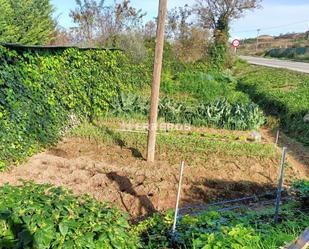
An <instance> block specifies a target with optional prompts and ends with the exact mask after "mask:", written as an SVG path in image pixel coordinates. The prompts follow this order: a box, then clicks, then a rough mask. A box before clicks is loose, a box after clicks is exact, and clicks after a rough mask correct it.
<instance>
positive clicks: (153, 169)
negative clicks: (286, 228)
mask: <svg viewBox="0 0 309 249" xmlns="http://www.w3.org/2000/svg"><path fill="white" fill-rule="evenodd" d="M179 163H180V162H178V161H177V158H175V165H170V164H168V163H167V162H164V161H158V162H156V163H154V164H149V163H147V162H145V161H144V160H143V159H141V158H136V157H134V156H133V155H132V149H125V148H120V147H119V146H116V145H115V146H109V147H107V146H104V145H102V144H97V143H95V142H92V141H90V140H86V139H80V138H65V139H64V140H63V141H62V142H60V143H59V144H58V145H57V146H56V147H54V148H52V149H50V150H48V151H46V152H42V153H40V154H37V155H35V156H33V157H32V158H30V159H29V160H28V161H27V162H26V163H25V164H23V165H21V166H18V167H14V168H12V169H11V170H10V171H8V172H4V173H0V185H2V184H4V183H10V184H14V185H18V184H20V181H19V180H20V179H24V180H31V181H34V182H36V183H50V184H54V185H56V186H65V187H67V188H69V189H72V190H73V192H74V193H75V194H77V195H81V194H89V195H91V196H93V197H94V198H95V199H97V200H100V201H108V202H111V203H114V204H116V205H117V206H118V207H120V208H122V209H123V210H125V211H127V212H128V213H129V214H130V215H131V217H132V218H136V217H138V216H142V215H148V214H151V213H153V212H156V211H164V210H166V209H168V208H173V207H174V206H175V198H176V189H177V182H178V174H179ZM278 164H279V159H278V161H276V160H270V159H261V158H247V157H237V158H236V157H234V158H233V157H231V158H229V157H224V158H222V157H220V158H218V157H216V156H215V155H214V156H213V157H212V158H208V160H207V161H201V165H200V166H198V167H196V166H195V167H190V162H186V167H185V172H184V180H183V186H182V198H181V205H182V206H184V205H186V204H192V203H209V202H212V201H215V200H219V199H220V200H222V199H231V198H238V197H243V196H248V195H253V194H260V193H265V192H267V191H271V190H274V188H275V186H276V183H277V177H278ZM304 174H306V172H304V171H303V170H302V168H301V167H288V169H287V170H286V179H293V178H300V177H303V176H304Z"/></svg>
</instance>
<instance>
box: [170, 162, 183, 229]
mask: <svg viewBox="0 0 309 249" xmlns="http://www.w3.org/2000/svg"><path fill="white" fill-rule="evenodd" d="M184 165H185V163H184V161H182V162H181V166H180V175H179V183H178V191H177V198H176V209H175V216H174V224H173V229H172V232H173V234H175V232H176V223H177V218H178V211H179V208H178V206H179V199H180V191H181V182H182V175H183V169H184Z"/></svg>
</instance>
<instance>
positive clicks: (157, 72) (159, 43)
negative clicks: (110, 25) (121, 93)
mask: <svg viewBox="0 0 309 249" xmlns="http://www.w3.org/2000/svg"><path fill="white" fill-rule="evenodd" d="M166 14H167V0H160V2H159V14H158V24H157V25H158V27H157V39H156V51H155V61H154V68H153V82H152V88H151V106H150V115H149V125H148V142H147V161H148V162H154V159H155V147H156V132H157V118H158V105H159V94H160V80H161V70H162V59H163V48H164V33H165V19H166Z"/></svg>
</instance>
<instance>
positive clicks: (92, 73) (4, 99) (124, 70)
mask: <svg viewBox="0 0 309 249" xmlns="http://www.w3.org/2000/svg"><path fill="white" fill-rule="evenodd" d="M133 68H134V70H133ZM132 71H135V72H138V71H142V70H140V69H139V66H136V65H131V64H130V63H129V61H128V59H127V57H126V56H125V55H124V54H123V53H122V52H120V51H104V50H87V51H81V50H78V49H66V50H63V51H58V52H46V51H45V52H17V51H14V50H9V49H6V48H4V47H0V138H1V144H0V169H1V168H3V167H4V166H5V163H7V162H9V163H12V162H15V161H17V160H19V159H20V158H24V157H25V156H27V155H31V154H33V153H34V152H35V151H37V149H38V148H39V147H41V146H42V145H43V146H44V145H46V144H50V143H53V142H55V141H57V139H58V138H59V135H60V133H61V130H62V129H63V127H64V126H65V125H66V123H67V120H68V115H70V114H75V115H77V116H78V117H80V118H85V119H88V120H89V121H93V119H94V118H95V117H97V116H98V115H101V114H102V113H104V112H106V111H107V110H108V108H109V102H110V101H111V99H112V98H113V97H114V96H115V95H116V94H117V92H119V91H125V90H128V89H129V88H130V86H131V83H132V82H134V80H136V78H137V77H139V78H140V80H141V76H140V75H137V73H132Z"/></svg>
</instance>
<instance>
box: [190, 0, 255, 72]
mask: <svg viewBox="0 0 309 249" xmlns="http://www.w3.org/2000/svg"><path fill="white" fill-rule="evenodd" d="M196 2H197V4H196V6H195V10H196V13H197V15H198V20H199V24H200V25H201V26H202V27H203V28H205V29H210V30H213V35H214V46H213V48H212V49H211V58H212V62H213V65H215V66H217V67H219V68H220V67H222V66H223V65H224V63H225V60H226V55H227V48H228V47H227V43H228V38H229V25H230V22H231V21H232V20H235V19H238V18H240V17H242V16H243V15H244V13H245V11H247V10H252V9H254V8H257V7H259V6H260V5H259V4H260V2H261V1H260V0H196Z"/></svg>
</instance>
